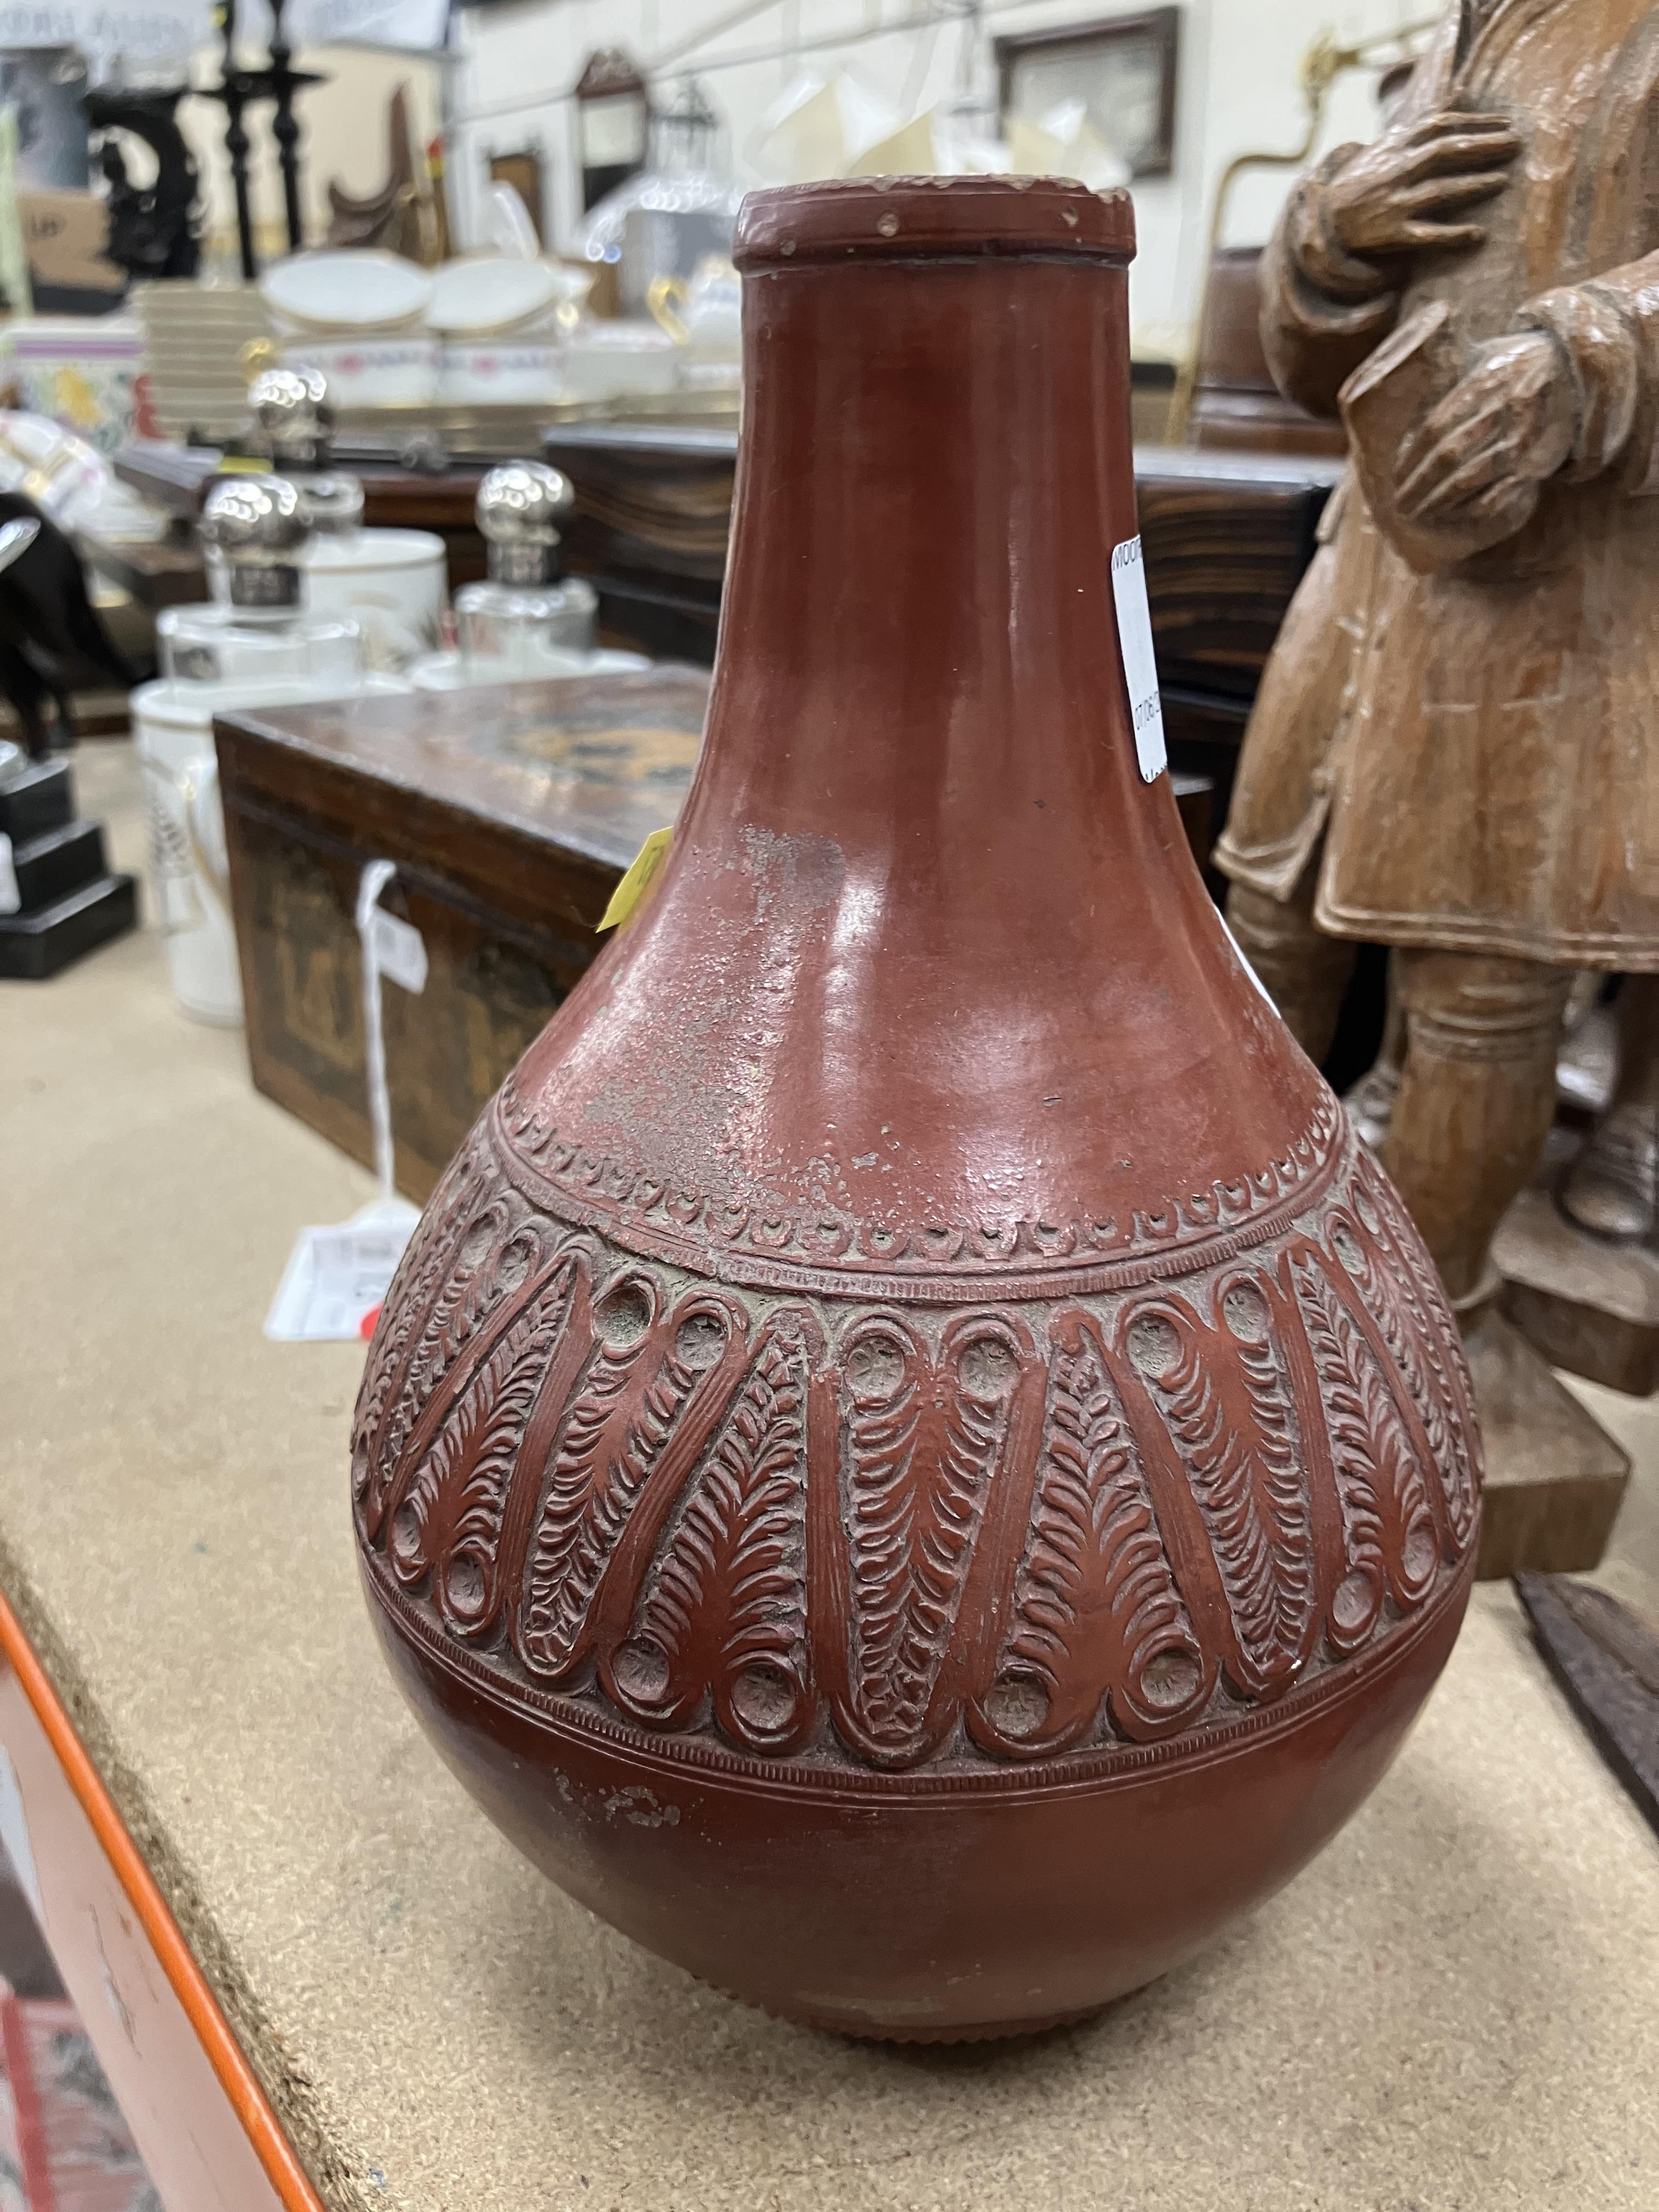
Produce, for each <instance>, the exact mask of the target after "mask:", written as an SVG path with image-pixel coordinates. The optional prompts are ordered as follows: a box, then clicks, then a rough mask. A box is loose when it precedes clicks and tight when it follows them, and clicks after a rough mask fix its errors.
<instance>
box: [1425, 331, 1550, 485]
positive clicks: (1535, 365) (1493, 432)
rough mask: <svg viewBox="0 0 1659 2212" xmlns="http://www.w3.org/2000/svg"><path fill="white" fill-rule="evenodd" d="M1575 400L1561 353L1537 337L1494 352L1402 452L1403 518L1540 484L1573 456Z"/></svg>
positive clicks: (1529, 335)
mask: <svg viewBox="0 0 1659 2212" xmlns="http://www.w3.org/2000/svg"><path fill="white" fill-rule="evenodd" d="M1576 411H1577V399H1576V392H1575V387H1574V381H1573V374H1572V369H1571V364H1570V362H1568V359H1567V356H1566V351H1565V348H1564V347H1563V346H1562V345H1561V344H1560V343H1559V341H1558V340H1557V339H1555V338H1553V337H1549V336H1547V335H1546V334H1545V333H1543V332H1541V331H1527V332H1524V333H1522V334H1520V335H1518V336H1516V337H1510V338H1505V339H1504V341H1503V342H1502V343H1501V344H1498V345H1496V346H1494V347H1492V349H1491V350H1490V351H1489V352H1487V354H1486V356H1485V357H1484V359H1483V360H1482V361H1481V362H1480V365H1479V367H1478V368H1473V369H1471V370H1470V372H1469V374H1468V375H1467V376H1465V377H1463V378H1462V380H1460V381H1459V382H1458V383H1457V384H1456V385H1455V386H1454V387H1453V389H1452V391H1451V392H1449V394H1448V395H1447V397H1446V398H1444V399H1443V400H1442V401H1441V403H1440V404H1439V406H1437V408H1436V409H1435V410H1434V411H1433V413H1432V414H1431V416H1429V417H1428V419H1427V421H1426V422H1424V423H1423V424H1422V426H1421V427H1420V428H1419V429H1417V430H1414V431H1413V433H1412V435H1411V436H1410V437H1409V438H1407V441H1406V442H1405V444H1404V445H1403V446H1402V447H1401V453H1400V466H1399V471H1398V476H1397V481H1398V483H1399V486H1400V506H1401V512H1402V513H1405V514H1407V515H1408V516H1410V517H1411V518H1412V519H1413V520H1416V521H1420V520H1423V519H1424V518H1425V517H1426V516H1429V515H1431V514H1439V515H1443V514H1445V513H1449V512H1450V511H1452V510H1455V509H1458V508H1467V509H1469V510H1471V511H1473V512H1474V513H1480V512H1481V511H1482V510H1483V509H1485V508H1486V507H1492V506H1495V505H1496V504H1498V502H1500V501H1502V500H1504V498H1505V497H1506V496H1507V495H1508V494H1509V493H1510V491H1511V490H1512V489H1513V488H1514V486H1515V484H1516V483H1517V482H1525V481H1528V480H1530V481H1532V482H1534V483H1542V482H1543V480H1544V479H1545V478H1546V477H1553V475H1554V474H1555V472H1556V471H1557V470H1558V469H1559V468H1560V467H1562V466H1563V465H1565V462H1566V460H1567V459H1568V458H1569V456H1570V455H1571V452H1572V441H1573V429H1574V422H1575V417H1576Z"/></svg>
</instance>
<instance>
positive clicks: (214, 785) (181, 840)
mask: <svg viewBox="0 0 1659 2212" xmlns="http://www.w3.org/2000/svg"><path fill="white" fill-rule="evenodd" d="M360 688H361V690H362V692H363V693H365V694H377V695H380V696H384V695H385V694H386V693H387V692H394V691H404V690H408V688H409V687H408V685H407V684H403V683H400V682H398V681H397V680H396V679H395V678H389V677H384V676H382V677H374V676H371V677H368V678H365V679H364V682H363V684H362V686H361V687H360ZM329 696H337V692H335V691H331V690H330V689H329V688H327V687H320V688H319V686H317V685H315V684H287V685H274V684H270V683H269V682H267V683H265V684H252V685H250V684H180V683H175V682H173V681H170V680H168V679H167V678H163V679H161V681H159V682H157V683H154V684H140V685H139V687H138V689H137V690H136V691H134V693H133V694H132V697H131V714H132V732H133V737H134V738H135V740H136V742H137V749H138V758H139V761H140V763H142V765H143V775H144V796H145V803H146V808H147V811H148V813H149V848H150V868H149V872H150V891H151V896H152V897H153V898H154V901H155V914H156V916H157V920H158V922H159V925H160V927H161V937H162V939H163V942H164V944H165V946H166V951H167V977H168V981H170V982H171V984H172V986H173V996H174V998H175V999H177V1000H178V1001H179V1006H180V1007H181V1008H182V1009H183V1011H184V1012H185V1013H187V1014H189V1015H190V1016H191V1018H192V1019H193V1020H196V1021H198V1022H211V1023H214V1024H217V1025H218V1026H220V1027H222V1028H234V1027H235V1026H236V1025H237V1024H240V1021H241V1018H242V978H241V968H240V963H239V961H238V958H237V952H236V930H235V925H234V921H232V918H231V908H230V876H229V862H228V856H227V854H226V849H225V817H224V808H223V806H222V804H221V801H220V797H219V762H218V757H217V755H216V752H215V751H214V747H213V718H214V716H215V715H216V714H228V713H230V712H232V711H234V709H235V708H242V707H256V706H257V707H283V706H294V705H299V704H301V703H303V702H306V701H307V700H313V699H320V698H326V697H329Z"/></svg>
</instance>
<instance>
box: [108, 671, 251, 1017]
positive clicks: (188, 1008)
mask: <svg viewBox="0 0 1659 2212" xmlns="http://www.w3.org/2000/svg"><path fill="white" fill-rule="evenodd" d="M239 697H240V693H239V692H238V691H237V690H236V687H235V686H234V685H230V684H170V683H166V682H162V683H157V684H141V685H140V686H139V688H138V689H137V690H136V691H135V692H134V693H133V695H132V702H131V707H132V730H133V736H134V738H136V739H137V746H138V758H139V760H140V761H141V763H143V771H144V798H145V804H146V807H147V810H148V811H149V865H150V889H151V892H152V894H153V896H154V897H155V912H156V915H157V918H158V921H159V922H160V926H161V937H162V940H163V942H164V944H165V945H166V947H167V976H168V980H169V981H171V983H172V985H173V996H174V998H175V999H177V1000H178V1001H179V1005H180V1006H182V1007H183V1008H184V1010H185V1012H186V1013H187V1014H190V1015H191V1016H192V1017H193V1018H195V1019H196V1020H197V1021H198V1022H214V1023H217V1024H220V1025H221V1026H222V1027H225V1028H232V1027H234V1026H235V1024H238V1023H239V1022H240V1020H241V1018H242V978H241V971H240V967H239V966H238V964H237V958H236V931H235V927H234V924H233V922H232V921H231V918H230V875H229V864H228V860H227V857H226V853H225V817H224V809H223V808H222V805H220V802H219V763H218V760H217V758H216V755H215V753H214V750H213V717H214V714H215V711H216V708H218V707H219V706H221V705H229V704H230V703H231V702H232V701H233V700H234V699H236V698H239Z"/></svg>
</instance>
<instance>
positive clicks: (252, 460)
mask: <svg viewBox="0 0 1659 2212" xmlns="http://www.w3.org/2000/svg"><path fill="white" fill-rule="evenodd" d="M270 472H271V470H270V462H269V461H262V460H260V459H258V458H257V457H256V456H255V455H254V454H252V453H224V454H222V455H221V456H220V459H219V467H218V471H217V473H218V474H219V475H220V476H222V477H268V476H269V475H270Z"/></svg>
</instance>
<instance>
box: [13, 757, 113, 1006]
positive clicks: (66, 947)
mask: <svg viewBox="0 0 1659 2212" xmlns="http://www.w3.org/2000/svg"><path fill="white" fill-rule="evenodd" d="M0 837H3V838H5V839H6V840H7V845H6V846H5V847H3V848H0V977H15V978H22V979H25V980H27V981H33V982H41V981H45V979H46V977H47V976H48V975H56V974H57V973H58V969H60V968H67V967H68V965H69V963H70V961H71V960H78V959H79V958H80V957H81V955H82V953H83V952H90V951H92V950H93V948H94V945H104V944H106V943H107V942H108V941H109V939H111V938H112V937H124V936H125V934H126V933H127V931H128V930H130V929H132V928H134V927H136V926H137V920H138V897H137V884H136V882H135V880H134V878H132V877H131V876H122V875H112V873H111V872H110V867H109V863H108V860H106V857H105V853H104V833H103V831H102V829H100V827H99V826H98V824H97V823H95V822H77V821H76V818H75V784H74V780H73V779H72V777H71V776H70V769H69V763H68V762H67V761H60V760H49V761H40V762H38V763H35V764H34V765H33V766H31V767H29V768H27V769H24V770H23V772H22V774H21V775H20V776H17V777H16V778H15V779H14V780H13V781H11V782H10V783H9V784H4V785H0ZM5 908H9V909H10V910H9V911H5V910H3V909H5Z"/></svg>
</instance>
